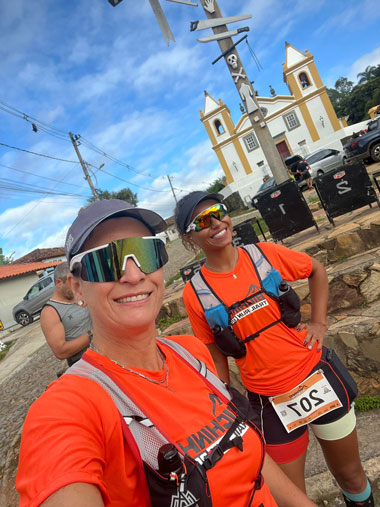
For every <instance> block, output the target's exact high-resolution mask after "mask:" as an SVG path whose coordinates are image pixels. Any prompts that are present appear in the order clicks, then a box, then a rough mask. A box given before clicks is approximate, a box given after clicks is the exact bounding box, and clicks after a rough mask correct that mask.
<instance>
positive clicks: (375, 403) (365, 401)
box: [355, 396, 380, 412]
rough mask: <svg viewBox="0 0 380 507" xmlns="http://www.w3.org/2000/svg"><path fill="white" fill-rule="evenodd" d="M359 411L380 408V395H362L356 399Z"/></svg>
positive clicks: (356, 407) (356, 406)
mask: <svg viewBox="0 0 380 507" xmlns="http://www.w3.org/2000/svg"><path fill="white" fill-rule="evenodd" d="M355 409H356V411H357V412H367V411H368V410H374V409H380V396H361V397H360V398H358V399H357V400H356V401H355Z"/></svg>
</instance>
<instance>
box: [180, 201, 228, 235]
mask: <svg viewBox="0 0 380 507" xmlns="http://www.w3.org/2000/svg"><path fill="white" fill-rule="evenodd" d="M226 215H227V207H226V206H225V205H224V204H222V203H218V204H214V205H213V206H210V207H209V208H207V209H205V210H204V211H202V213H199V215H197V216H196V217H195V218H194V219H193V221H192V222H191V223H190V224H189V225H188V226H187V228H186V232H190V231H197V232H199V231H201V230H202V229H207V228H208V227H210V225H211V217H214V218H216V219H217V220H222V219H223V218H224V217H225V216H226Z"/></svg>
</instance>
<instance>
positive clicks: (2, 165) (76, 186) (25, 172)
mask: <svg viewBox="0 0 380 507" xmlns="http://www.w3.org/2000/svg"><path fill="white" fill-rule="evenodd" d="M0 167H5V168H6V169H11V170H12V171H17V172H19V173H24V174H29V175H30V176H35V177H36V178H43V179H44V180H49V181H55V182H57V183H63V184H64V185H70V186H72V187H75V188H78V185H77V184H76V183H68V182H66V181H60V180H55V179H54V178H49V177H48V176H41V175H40V174H35V173H31V172H29V171H24V170H23V169H17V168H16V167H10V166H8V165H4V164H0ZM79 188H87V186H86V187H85V186H84V185H81V186H79Z"/></svg>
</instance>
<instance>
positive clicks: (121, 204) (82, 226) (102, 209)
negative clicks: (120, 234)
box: [65, 199, 168, 262]
mask: <svg viewBox="0 0 380 507" xmlns="http://www.w3.org/2000/svg"><path fill="white" fill-rule="evenodd" d="M114 216H118V217H119V216H126V217H132V218H136V219H137V220H140V222H142V223H143V224H144V225H146V226H147V227H148V229H150V230H151V231H152V233H154V234H157V233H158V232H164V231H165V230H166V229H167V227H168V226H167V223H166V222H165V220H164V219H163V218H162V217H160V215H158V214H157V213H155V212H154V211H150V210H147V209H143V208H135V207H134V206H132V205H131V204H129V203H128V202H126V201H122V200H120V199H104V200H101V201H96V202H94V203H92V204H90V206H87V208H84V209H82V210H80V212H79V213H78V216H77V217H76V219H75V220H74V222H73V223H72V224H71V226H70V229H69V230H68V231H67V236H66V241H65V252H66V257H67V260H68V262H70V260H71V259H72V257H73V256H74V255H75V254H77V253H78V252H79V250H80V249H81V247H82V245H83V243H84V242H85V241H86V239H87V238H88V237H89V235H90V234H91V232H92V231H93V230H94V229H95V227H96V226H98V225H99V224H100V223H101V222H103V221H104V220H106V219H107V218H111V217H114Z"/></svg>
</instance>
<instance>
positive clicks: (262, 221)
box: [252, 217, 269, 237]
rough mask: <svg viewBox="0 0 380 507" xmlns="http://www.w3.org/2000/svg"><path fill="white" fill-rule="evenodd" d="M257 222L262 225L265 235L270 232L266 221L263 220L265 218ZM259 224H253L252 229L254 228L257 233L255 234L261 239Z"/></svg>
mask: <svg viewBox="0 0 380 507" xmlns="http://www.w3.org/2000/svg"><path fill="white" fill-rule="evenodd" d="M257 222H258V223H259V224H260V226H261V229H262V230H263V232H264V234H265V233H266V232H268V231H269V229H268V226H267V224H266V223H265V222H264V219H263V218H261V217H259V218H258V219H257ZM258 223H254V224H252V227H253V230H254V231H255V233H256V234H257V236H258V237H260V236H261V231H260V228H259V225H258Z"/></svg>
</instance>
